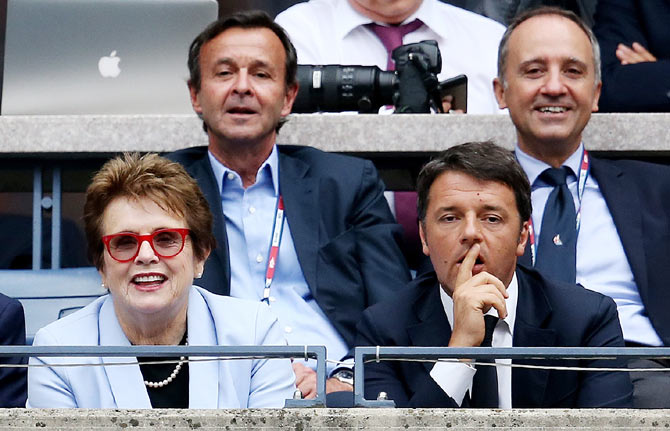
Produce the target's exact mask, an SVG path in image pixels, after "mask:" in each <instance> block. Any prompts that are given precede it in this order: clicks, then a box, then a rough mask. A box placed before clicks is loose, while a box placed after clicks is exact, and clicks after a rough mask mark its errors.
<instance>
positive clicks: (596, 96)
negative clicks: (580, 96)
mask: <svg viewBox="0 0 670 431" xmlns="http://www.w3.org/2000/svg"><path fill="white" fill-rule="evenodd" d="M602 88H603V82H602V81H598V83H597V84H596V88H595V89H594V90H593V91H594V92H595V93H594V97H593V106H591V112H598V101H600V90H602Z"/></svg>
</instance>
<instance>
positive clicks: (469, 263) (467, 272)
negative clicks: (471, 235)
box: [454, 244, 480, 287]
mask: <svg viewBox="0 0 670 431" xmlns="http://www.w3.org/2000/svg"><path fill="white" fill-rule="evenodd" d="M479 248H480V247H479V244H474V245H472V246H471V247H470V249H469V250H468V252H467V253H466V254H465V257H464V258H463V262H461V266H460V268H459V269H458V275H457V276H456V286H460V285H461V284H463V283H465V282H466V281H468V280H470V279H471V278H472V268H474V266H475V262H476V261H477V256H479ZM456 286H454V287H456Z"/></svg>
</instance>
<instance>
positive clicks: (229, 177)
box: [228, 172, 235, 180]
mask: <svg viewBox="0 0 670 431" xmlns="http://www.w3.org/2000/svg"><path fill="white" fill-rule="evenodd" d="M228 179H229V180H234V179H235V174H234V173H232V172H228Z"/></svg>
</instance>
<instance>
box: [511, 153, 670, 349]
mask: <svg viewBox="0 0 670 431" xmlns="http://www.w3.org/2000/svg"><path fill="white" fill-rule="evenodd" d="M515 151H516V157H517V159H518V160H519V163H520V164H521V166H522V167H523V170H524V171H526V175H528V180H529V181H530V184H531V199H532V204H533V228H534V230H535V238H536V244H537V243H538V240H539V238H540V235H541V234H542V233H541V231H540V228H541V226H542V216H543V215H544V206H545V204H546V203H547V198H548V197H549V194H550V193H551V190H552V187H551V186H549V185H547V184H545V183H544V182H543V181H542V180H540V179H539V178H538V176H539V175H540V174H541V173H542V172H543V171H544V170H545V169H547V168H549V167H550V166H549V165H548V164H546V163H544V162H542V161H539V160H536V159H534V158H533V157H531V156H529V155H528V154H526V153H524V152H523V151H521V149H520V148H519V147H518V146H517V148H516V150H515ZM583 151H584V144H580V146H579V148H578V149H577V151H575V152H574V153H573V154H572V155H571V156H570V157H569V158H568V159H567V160H566V161H565V162H564V163H563V165H564V166H568V167H569V168H570V169H572V172H573V175H570V176H569V177H568V188H569V189H570V193H572V197H573V199H574V202H575V209H577V210H579V205H580V203H579V197H578V195H577V186H578V184H577V175H579V169H580V164H581V161H582V152H583ZM581 205H582V208H581V211H582V215H581V220H582V221H581V227H580V229H579V233H578V237H577V283H579V284H581V285H583V286H584V287H586V288H587V289H590V290H594V291H596V292H600V293H602V294H603V295H607V296H609V297H611V298H612V299H614V302H616V305H617V311H618V312H619V320H620V321H621V329H622V331H623V335H624V339H625V340H626V341H632V342H636V343H640V344H644V345H649V346H662V345H663V342H662V341H661V338H660V337H659V336H658V334H657V333H656V330H655V329H654V327H653V326H652V324H651V321H650V320H649V317H648V316H647V312H646V310H645V308H644V305H643V304H642V299H641V298H640V293H639V291H638V288H637V285H636V284H635V279H634V277H633V272H632V270H631V268H630V264H629V263H628V259H627V258H626V254H625V252H624V249H623V245H622V244H621V240H620V239H619V234H618V233H617V230H616V226H615V225H614V220H613V219H612V215H611V214H610V211H609V209H608V208H607V202H605V198H603V195H602V193H601V192H600V188H599V187H598V182H597V181H596V179H595V178H593V176H592V175H589V176H588V178H587V180H586V188H585V190H584V196H583V198H582V203H581ZM528 246H529V247H530V244H529V245H528Z"/></svg>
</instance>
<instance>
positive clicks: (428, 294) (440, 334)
mask: <svg viewBox="0 0 670 431" xmlns="http://www.w3.org/2000/svg"><path fill="white" fill-rule="evenodd" d="M417 288H421V289H424V290H425V292H424V293H423V294H422V295H421V296H420V297H419V298H418V299H417V301H416V302H415V304H414V313H415V316H416V320H415V323H410V324H408V325H407V335H408V337H409V339H410V341H411V344H410V345H411V346H420V347H433V346H434V347H447V346H448V345H449V339H450V338H451V326H450V325H449V320H448V319H447V316H446V314H445V312H444V307H443V306H442V301H441V300H440V292H439V289H440V286H439V284H438V283H437V281H435V282H433V283H425V284H421V285H419V287H417ZM422 364H423V366H424V367H425V368H426V370H427V371H428V372H429V373H430V370H431V369H432V368H433V363H431V362H423V363H422Z"/></svg>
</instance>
